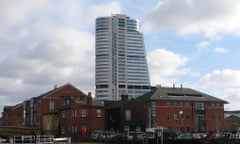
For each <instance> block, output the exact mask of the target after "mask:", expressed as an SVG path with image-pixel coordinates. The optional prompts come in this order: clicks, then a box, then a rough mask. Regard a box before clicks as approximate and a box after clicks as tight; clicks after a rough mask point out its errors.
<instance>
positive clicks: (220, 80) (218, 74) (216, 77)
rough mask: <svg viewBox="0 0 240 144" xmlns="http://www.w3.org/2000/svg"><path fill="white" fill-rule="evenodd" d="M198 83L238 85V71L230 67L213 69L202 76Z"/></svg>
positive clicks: (212, 85)
mask: <svg viewBox="0 0 240 144" xmlns="http://www.w3.org/2000/svg"><path fill="white" fill-rule="evenodd" d="M199 85H200V86H202V87H208V86H211V87H218V86H227V87H235V86H240V71H239V70H231V69H224V70H214V71H212V72H211V73H208V74H206V75H205V76H203V77H202V78H201V79H200V82H199Z"/></svg>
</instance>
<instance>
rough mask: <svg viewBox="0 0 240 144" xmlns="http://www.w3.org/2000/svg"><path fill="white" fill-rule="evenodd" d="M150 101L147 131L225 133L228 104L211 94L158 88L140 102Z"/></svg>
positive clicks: (183, 89)
mask: <svg viewBox="0 0 240 144" xmlns="http://www.w3.org/2000/svg"><path fill="white" fill-rule="evenodd" d="M138 99H139V100H144V101H146V106H147V114H146V115H147V116H146V117H147V121H146V125H147V126H146V127H148V128H154V127H158V126H163V127H167V128H170V129H175V130H179V131H182V132H214V131H215V132H218V131H224V104H226V103H227V102H226V101H224V100H221V99H219V98H216V97H213V96H210V95H208V94H205V93H202V92H199V91H196V90H193V89H190V88H183V87H182V86H181V87H178V88H177V87H158V88H155V89H154V90H153V91H152V92H150V93H148V94H145V95H143V96H141V97H139V98H138Z"/></svg>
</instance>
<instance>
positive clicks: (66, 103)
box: [62, 97, 70, 108]
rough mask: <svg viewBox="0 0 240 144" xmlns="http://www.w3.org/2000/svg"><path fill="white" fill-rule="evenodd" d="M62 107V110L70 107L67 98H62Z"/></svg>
mask: <svg viewBox="0 0 240 144" xmlns="http://www.w3.org/2000/svg"><path fill="white" fill-rule="evenodd" d="M62 107H63V108H68V107H70V98H69V97H65V98H63V100H62Z"/></svg>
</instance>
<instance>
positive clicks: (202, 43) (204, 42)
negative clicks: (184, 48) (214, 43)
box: [195, 41, 211, 48]
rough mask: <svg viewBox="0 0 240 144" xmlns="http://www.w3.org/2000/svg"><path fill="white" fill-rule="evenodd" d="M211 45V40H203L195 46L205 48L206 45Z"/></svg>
mask: <svg viewBox="0 0 240 144" xmlns="http://www.w3.org/2000/svg"><path fill="white" fill-rule="evenodd" d="M209 45H211V43H210V42H208V41H202V42H200V43H198V44H196V46H195V47H196V48H205V47H207V46H209Z"/></svg>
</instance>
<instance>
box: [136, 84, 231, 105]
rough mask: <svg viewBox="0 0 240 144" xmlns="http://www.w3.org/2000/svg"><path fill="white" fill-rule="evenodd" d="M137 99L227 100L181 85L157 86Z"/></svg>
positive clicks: (223, 101)
mask: <svg viewBox="0 0 240 144" xmlns="http://www.w3.org/2000/svg"><path fill="white" fill-rule="evenodd" d="M138 99H139V100H149V101H151V100H158V101H201V102H207V101H209V102H222V103H225V104H227V103H228V102H227V101H225V100H222V99H220V98H217V97H214V96H211V95H208V94H206V93H203V92H200V91H197V90H194V89H191V88H183V87H179V88H178V87H175V88H173V87H157V88H154V89H153V90H152V91H151V92H149V93H147V94H145V95H143V96H141V97H139V98H138Z"/></svg>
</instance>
